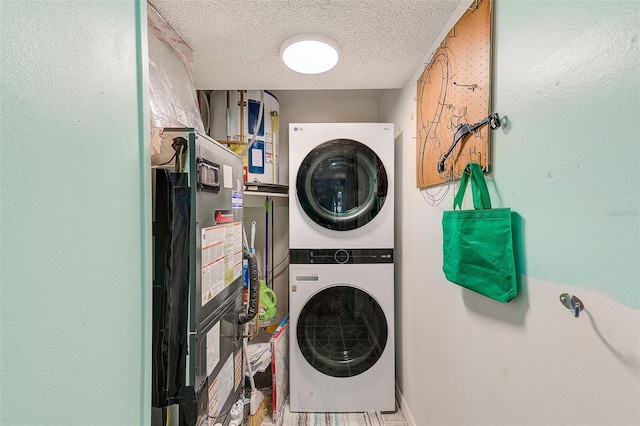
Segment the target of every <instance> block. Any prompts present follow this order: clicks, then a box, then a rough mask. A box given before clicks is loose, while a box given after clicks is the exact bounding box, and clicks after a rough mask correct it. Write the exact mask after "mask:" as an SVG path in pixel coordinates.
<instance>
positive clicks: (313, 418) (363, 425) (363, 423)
mask: <svg viewBox="0 0 640 426" xmlns="http://www.w3.org/2000/svg"><path fill="white" fill-rule="evenodd" d="M275 425H276V424H275V423H273V419H272V417H271V412H268V413H267V414H266V415H265V417H264V420H263V421H262V423H261V426H275ZM281 425H282V426H407V421H406V419H405V418H404V415H403V414H402V410H400V408H398V409H397V411H395V412H385V413H380V412H377V411H376V412H365V413H292V412H290V411H289V402H288V401H287V404H286V406H285V410H284V414H283V419H282V423H281Z"/></svg>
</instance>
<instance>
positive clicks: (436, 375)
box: [379, 0, 640, 426]
mask: <svg viewBox="0 0 640 426" xmlns="http://www.w3.org/2000/svg"><path fill="white" fill-rule="evenodd" d="M495 6H496V15H495V19H496V21H495V36H494V37H495V39H494V46H495V48H494V49H495V50H494V64H495V70H494V83H493V84H494V86H493V87H494V108H493V110H494V111H495V112H498V113H499V114H501V116H506V117H507V118H508V122H509V125H508V126H506V127H503V128H501V129H499V130H497V131H496V132H494V145H493V146H494V166H495V168H494V170H495V173H494V175H493V179H492V180H490V182H489V187H490V191H491V192H492V197H493V200H494V205H496V206H498V207H500V206H509V207H512V209H513V210H514V211H515V212H517V213H518V214H519V215H520V216H521V217H522V220H523V223H524V226H523V233H524V234H523V247H522V253H521V256H519V259H518V260H519V262H520V264H521V266H522V269H523V275H522V277H521V278H522V286H521V293H520V294H519V295H518V296H517V298H516V299H514V300H513V301H512V302H510V303H509V304H500V303H498V302H494V301H492V300H490V299H487V298H484V297H483V296H480V295H477V294H475V293H472V292H469V291H466V290H463V289H462V288H461V287H458V286H456V285H455V284H452V283H450V282H448V281H447V280H446V279H445V278H444V275H443V272H442V231H441V218H442V212H443V211H444V210H448V209H451V205H452V199H453V198H452V197H453V192H454V189H457V186H456V187H455V188H452V190H451V191H450V192H449V193H448V195H447V197H446V198H445V200H444V202H443V203H442V204H440V205H438V206H436V207H432V206H431V205H429V204H427V202H426V201H425V199H424V198H423V194H422V193H421V192H420V191H419V190H417V189H416V184H415V149H416V141H415V139H414V137H415V134H416V133H415V126H416V123H415V120H414V116H415V111H416V105H415V101H414V96H415V90H416V87H415V84H414V81H415V80H414V81H411V82H409V83H408V84H407V86H406V87H405V88H404V89H403V90H399V91H385V92H382V94H381V101H380V114H379V119H380V121H390V122H394V123H395V124H396V130H397V138H396V144H397V146H396V170H398V171H400V175H399V176H397V179H396V184H397V185H398V186H397V187H396V194H397V196H396V202H397V205H396V208H397V213H396V217H397V218H398V225H397V228H396V248H397V249H396V264H397V268H396V271H397V272H396V292H397V293H396V296H397V299H396V301H397V330H396V333H397V380H398V383H399V386H400V388H401V391H402V394H403V398H404V403H405V404H406V406H405V410H406V412H405V415H406V416H407V417H409V419H410V421H411V422H412V423H413V424H415V425H419V426H422V425H445V424H448V425H520V424H523V425H524V424H529V425H541V424H545V425H552V424H553V425H561V424H563V425H564V424H579V425H614V424H616V425H630V424H639V423H640V338H639V336H640V312H639V311H638V309H639V308H640V297H639V296H638V288H639V287H640V286H639V284H640V283H639V279H638V271H639V270H640V267H639V263H638V262H639V258H640V253H639V251H638V241H639V236H640V232H639V224H638V207H639V205H640V203H639V201H638V187H639V185H638V184H639V183H640V182H639V181H640V179H639V177H640V173H639V163H638V162H639V159H640V155H639V149H640V148H639V146H640V134H639V128H638V125H637V117H638V116H639V115H640V105H639V103H640V96H639V94H640V90H639V89H640V84H639V82H638V75H639V73H638V71H639V66H638V63H639V60H638V58H639V55H638V51H639V49H638V39H639V38H638V28H639V27H638V25H637V24H638V22H640V20H639V14H640V9H639V8H638V7H637V3H634V2H625V1H620V2H590V1H586V2H578V1H565V2H553V1H551V2H517V1H502V0H499V1H498V2H497V3H496V5H495ZM462 12H463V10H459V11H458V15H457V16H460V14H461V13H462ZM457 16H456V17H455V19H453V20H452V22H451V23H453V22H455V21H456V20H457ZM449 28H450V27H449ZM447 31H448V28H445V29H444V33H446V32H447ZM443 35H444V34H443ZM435 47H436V46H434V47H433V49H435ZM421 71H422V70H417V71H416V76H415V78H416V79H417V76H418V75H419V73H420V72H421ZM609 120H611V121H609ZM435 190H437V188H433V189H430V192H433V191H435ZM564 292H569V293H573V294H575V295H577V296H578V297H579V298H580V299H581V300H582V301H583V302H584V304H585V306H586V309H585V311H583V313H582V314H581V316H580V317H579V318H577V319H576V318H573V317H572V315H571V314H570V313H569V311H568V310H567V309H565V308H564V307H563V306H562V305H561V304H560V302H559V295H560V294H561V293H564Z"/></svg>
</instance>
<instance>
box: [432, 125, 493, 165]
mask: <svg viewBox="0 0 640 426" xmlns="http://www.w3.org/2000/svg"><path fill="white" fill-rule="evenodd" d="M485 124H489V127H490V128H491V130H495V129H497V128H498V127H500V117H499V116H498V114H497V113H494V114H491V115H490V116H488V117H487V118H485V119H484V120H482V121H479V122H477V123H475V124H467V123H464V124H461V125H459V126H458V130H456V133H455V134H454V135H453V143H452V144H451V147H450V148H449V150H448V151H447V152H446V153H445V154H444V155H443V156H442V158H441V159H440V161H439V162H438V167H437V170H438V173H442V172H444V171H445V167H444V162H445V161H447V158H449V155H451V152H452V151H453V149H454V148H455V147H456V145H457V144H458V142H460V140H461V139H462V138H463V137H465V136H467V135H468V134H470V133H473V132H474V130H476V129H478V128H479V127H481V126H483V125H485Z"/></svg>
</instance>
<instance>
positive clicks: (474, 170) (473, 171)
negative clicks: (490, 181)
mask: <svg viewBox="0 0 640 426" xmlns="http://www.w3.org/2000/svg"><path fill="white" fill-rule="evenodd" d="M469 176H471V194H472V195H473V208H474V209H476V210H484V209H490V208H491V198H490V197H489V190H488V189H487V183H486V182H485V180H484V175H483V173H482V167H480V164H478V163H469V164H467V167H465V168H464V171H463V172H462V177H461V178H460V189H458V193H457V194H456V198H455V199H454V200H453V209H454V210H455V209H456V207H458V208H459V209H460V210H462V199H463V198H464V193H465V191H466V190H467V182H468V180H469Z"/></svg>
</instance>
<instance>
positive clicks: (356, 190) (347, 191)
mask: <svg viewBox="0 0 640 426" xmlns="http://www.w3.org/2000/svg"><path fill="white" fill-rule="evenodd" d="M387 189H388V180H387V172H386V171H385V168H384V165H383V164H382V161H381V160H380V158H379V157H378V156H377V155H376V153H375V152H373V151H372V150H371V149H370V148H369V147H368V146H366V145H364V144H362V143H360V142H356V141H354V140H351V139H335V140H332V141H329V142H325V143H323V144H321V145H318V146H317V147H316V148H315V149H314V150H312V151H311V152H310V153H309V154H308V155H307V156H306V157H305V159H304V160H303V161H302V164H301V165H300V169H299V170H298V176H297V179H296V192H297V194H298V200H299V202H300V205H301V207H302V209H303V210H304V212H305V213H306V214H307V216H309V218H311V219H312V220H313V221H314V222H316V223H317V224H319V225H321V226H323V227H325V228H327V229H332V230H336V231H349V230H352V229H356V228H359V227H361V226H364V225H366V224H367V223H369V222H370V221H371V220H372V219H373V218H374V217H375V216H376V215H377V214H378V212H380V210H381V209H382V206H383V204H384V201H385V199H386V197H387Z"/></svg>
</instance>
